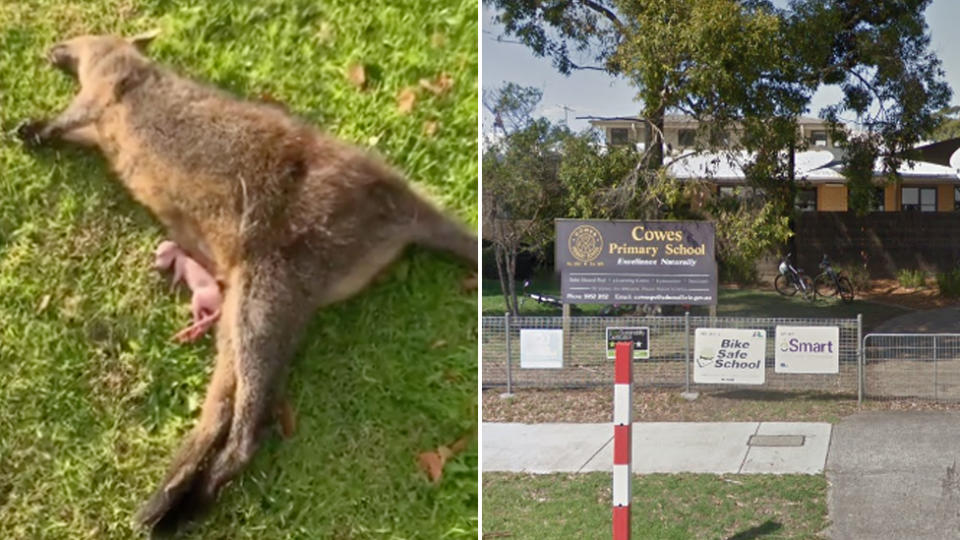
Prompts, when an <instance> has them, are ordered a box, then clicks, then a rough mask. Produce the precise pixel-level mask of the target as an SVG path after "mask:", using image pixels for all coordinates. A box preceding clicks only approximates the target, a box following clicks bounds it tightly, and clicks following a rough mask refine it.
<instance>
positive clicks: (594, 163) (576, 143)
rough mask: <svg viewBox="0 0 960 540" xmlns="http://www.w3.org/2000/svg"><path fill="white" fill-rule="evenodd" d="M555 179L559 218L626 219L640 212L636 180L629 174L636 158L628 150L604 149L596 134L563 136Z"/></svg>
mask: <svg viewBox="0 0 960 540" xmlns="http://www.w3.org/2000/svg"><path fill="white" fill-rule="evenodd" d="M559 153H560V156H561V159H560V167H559V169H558V170H557V179H558V181H559V182H560V185H561V187H562V189H563V198H564V202H563V210H564V214H563V217H568V218H579V219H630V218H634V217H637V216H638V214H640V213H642V210H643V203H642V201H640V200H639V199H640V195H641V190H639V189H636V188H637V183H638V179H637V178H636V177H634V176H632V175H631V173H632V172H633V170H634V168H635V167H636V164H637V160H638V159H639V155H638V154H637V152H636V151H634V150H633V149H631V148H628V147H612V148H606V149H604V147H603V145H602V141H601V136H600V134H599V132H597V131H593V130H588V131H584V132H583V133H579V134H567V135H566V136H565V137H564V138H563V139H562V140H561V141H560V146H559Z"/></svg>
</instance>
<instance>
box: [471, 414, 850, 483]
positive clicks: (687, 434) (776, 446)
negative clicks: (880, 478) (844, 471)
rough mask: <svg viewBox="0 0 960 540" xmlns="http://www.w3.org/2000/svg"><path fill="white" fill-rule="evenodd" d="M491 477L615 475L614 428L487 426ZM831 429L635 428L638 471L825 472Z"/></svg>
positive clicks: (773, 425) (748, 425)
mask: <svg viewBox="0 0 960 540" xmlns="http://www.w3.org/2000/svg"><path fill="white" fill-rule="evenodd" d="M481 429H482V433H483V454H482V456H483V463H482V470H483V471H485V472H493V471H503V472H528V473H550V472H590V471H610V470H611V466H612V463H613V425H612V424H611V423H603V424H500V423H484V424H483V425H482V427H481ZM830 434H831V425H830V424H828V423H819V422H817V423H813V422H644V423H635V424H633V450H632V454H633V455H632V465H633V472H635V473H637V474H648V473H679V472H692V473H718V474H736V473H744V474H754V473H766V474H791V473H798V474H820V473H822V472H823V469H824V464H825V463H826V460H827V449H828V448H829V446H830Z"/></svg>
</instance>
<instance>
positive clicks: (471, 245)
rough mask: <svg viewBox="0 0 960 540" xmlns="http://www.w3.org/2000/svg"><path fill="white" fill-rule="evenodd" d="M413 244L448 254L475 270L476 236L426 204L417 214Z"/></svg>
mask: <svg viewBox="0 0 960 540" xmlns="http://www.w3.org/2000/svg"><path fill="white" fill-rule="evenodd" d="M414 242H416V243H418V244H421V245H424V246H426V247H428V248H431V249H437V250H440V251H447V252H450V253H452V254H454V255H456V256H457V257H459V258H461V259H463V260H464V261H465V262H467V263H469V264H470V267H471V268H472V269H474V270H476V268H477V260H478V253H477V236H476V235H475V234H473V233H472V232H470V231H468V230H467V228H466V227H465V226H464V225H461V224H460V223H458V222H457V221H455V220H454V219H452V218H450V217H448V216H446V215H445V214H443V213H442V212H441V211H439V210H437V209H436V208H434V207H433V206H432V205H430V204H429V203H427V202H424V203H423V205H422V208H421V209H420V210H419V211H418V212H417V228H416V231H415V235H414Z"/></svg>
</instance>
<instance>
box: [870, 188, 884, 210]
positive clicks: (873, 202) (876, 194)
mask: <svg viewBox="0 0 960 540" xmlns="http://www.w3.org/2000/svg"><path fill="white" fill-rule="evenodd" d="M885 204H886V195H885V190H884V189H883V188H882V187H876V188H873V197H872V198H871V199H870V211H871V212H883V211H884V210H885V209H886V207H885Z"/></svg>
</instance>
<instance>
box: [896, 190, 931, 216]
mask: <svg viewBox="0 0 960 540" xmlns="http://www.w3.org/2000/svg"><path fill="white" fill-rule="evenodd" d="M900 201H901V203H900V208H901V209H902V210H903V211H905V212H936V211H937V188H932V187H905V188H901V190H900Z"/></svg>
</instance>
